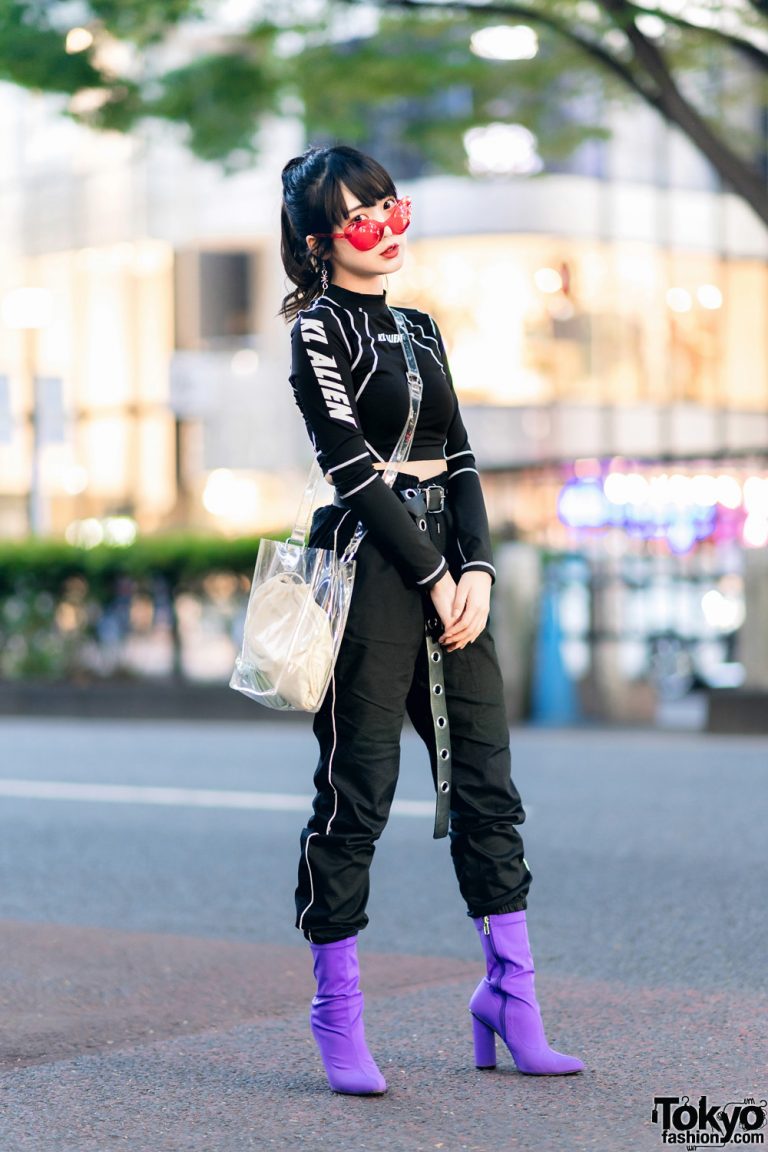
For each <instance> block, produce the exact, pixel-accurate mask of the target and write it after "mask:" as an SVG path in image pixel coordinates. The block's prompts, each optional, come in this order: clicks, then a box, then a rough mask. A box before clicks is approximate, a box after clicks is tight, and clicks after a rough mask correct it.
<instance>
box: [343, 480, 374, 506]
mask: <svg viewBox="0 0 768 1152" xmlns="http://www.w3.org/2000/svg"><path fill="white" fill-rule="evenodd" d="M374 480H378V476H375V475H374V476H369V477H368V479H367V480H363V482H362V484H358V486H357V488H353V489H352V490H351V491H350V492H339V496H341V498H342V500H346V499H347V497H348V496H354V494H355V492H360V491H361V490H362V489H363V488H367V487H368V485H369V484H373V482H374Z"/></svg>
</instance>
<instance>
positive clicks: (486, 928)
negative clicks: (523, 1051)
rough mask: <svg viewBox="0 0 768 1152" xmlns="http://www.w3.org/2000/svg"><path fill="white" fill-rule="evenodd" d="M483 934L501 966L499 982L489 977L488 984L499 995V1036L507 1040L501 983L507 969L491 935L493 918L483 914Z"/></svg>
mask: <svg viewBox="0 0 768 1152" xmlns="http://www.w3.org/2000/svg"><path fill="white" fill-rule="evenodd" d="M483 935H484V936H487V937H488V944H489V946H490V949H491V952H492V953H493V956H494V959H495V960H496V963H497V964H498V965H499V967H500V968H501V975H500V976H499V981H498V984H493V983H492V982H491V980H490V978H489V979H488V986H489V987H490V989H491V991H492V992H493V993H494V994H495V995H496V996H498V997H499V1027H498V1028H497V1032H498V1034H499V1036H501V1038H502V1040H504V1041H505V1042H506V1038H507V1021H506V1017H505V1015H504V993H503V992H502V990H501V984H502V981H503V980H504V973H505V971H506V965H505V963H504V961H503V960H502V958H501V956H499V954H498V952H497V951H496V948H495V947H494V943H493V936H491V918H490V916H483Z"/></svg>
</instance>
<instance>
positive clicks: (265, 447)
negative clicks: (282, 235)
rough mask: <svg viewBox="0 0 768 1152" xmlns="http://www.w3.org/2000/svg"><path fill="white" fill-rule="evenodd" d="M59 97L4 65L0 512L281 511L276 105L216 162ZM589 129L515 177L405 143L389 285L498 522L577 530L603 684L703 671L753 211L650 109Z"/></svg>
mask: <svg viewBox="0 0 768 1152" xmlns="http://www.w3.org/2000/svg"><path fill="white" fill-rule="evenodd" d="M58 109H59V103H58V101H56V100H53V99H51V98H46V97H41V96H33V95H30V94H28V93H24V92H21V91H19V90H18V89H15V88H12V87H10V86H0V158H1V159H2V166H3V172H4V179H3V182H2V185H0V246H1V248H2V253H3V259H2V262H1V264H0V297H2V299H3V303H4V309H3V316H4V323H3V325H2V329H1V330H0V534H1V535H2V536H4V537H13V536H22V535H24V534H25V533H26V532H27V531H28V530H29V527H30V524H31V525H32V526H33V527H34V528H35V529H36V530H38V531H42V532H46V531H50V532H53V533H55V534H66V535H67V537H68V538H69V539H72V540H82V541H83V542H90V541H92V540H95V539H98V538H101V537H102V536H103V535H104V533H105V532H106V533H107V535H108V534H109V531H110V528H109V523H110V520H109V518H110V517H121V516H123V517H128V518H130V519H131V520H132V521H134V522H135V524H136V525H137V526H138V530H140V531H145V532H153V531H158V530H162V529H166V528H169V527H190V528H195V529H213V530H216V531H222V532H227V533H235V532H243V531H248V532H259V531H262V530H267V529H275V528H280V527H283V526H285V525H287V524H288V522H289V520H290V517H291V515H292V513H293V511H294V509H295V505H296V502H297V496H298V493H299V492H300V490H301V485H302V481H303V473H304V470H305V468H306V465H307V463H308V460H309V452H308V444H307V442H306V436H305V432H304V427H303V424H302V422H301V421H300V419H299V418H298V413H297V412H296V410H295V407H294V404H293V399H292V396H291V392H290V388H289V386H288V383H287V373H288V341H287V338H286V331H285V326H284V324H283V322H282V321H281V320H279V319H278V318H277V310H278V307H279V304H280V300H281V297H282V295H283V292H284V290H285V288H284V282H283V275H282V268H281V266H280V262H279V225H278V222H279V193H280V181H279V172H280V168H281V167H282V164H283V163H284V162H285V160H286V159H287V158H288V157H289V156H290V155H293V154H295V153H296V152H297V151H299V150H300V149H301V147H302V146H303V140H302V136H301V132H300V128H299V127H298V126H297V125H296V124H295V123H291V122H284V123H275V124H274V125H272V126H271V127H270V129H269V130H268V131H267V132H265V133H264V140H263V150H262V158H261V162H260V164H259V166H258V167H257V168H256V169H255V170H253V171H251V172H248V173H239V174H235V175H230V176H225V175H223V174H222V173H221V172H220V171H219V169H217V168H215V167H213V166H208V165H204V164H202V163H200V162H197V161H195V160H194V159H192V158H191V157H190V156H189V155H188V154H187V153H186V152H185V150H184V149H183V146H182V144H181V141H180V138H179V135H178V133H177V132H176V130H175V129H171V128H168V127H162V126H160V127H158V126H152V127H150V128H148V129H147V130H146V132H145V133H143V134H142V135H141V136H135V137H119V136H104V135H99V136H95V135H93V134H91V133H89V132H87V131H85V130H84V129H81V128H79V127H77V126H75V125H74V124H73V123H71V122H69V121H67V120H66V119H64V118H63V117H61V116H60V115H59V114H58ZM614 127H615V135H614V137H613V139H612V140H611V141H608V142H601V143H600V144H599V145H598V144H595V145H589V146H586V147H584V148H582V149H581V150H580V152H579V153H578V154H577V156H576V157H574V159H573V161H572V162H571V163H570V164H569V165H567V166H564V168H563V170H562V171H559V172H550V173H548V174H545V175H541V176H537V177H535V178H532V177H528V176H506V177H503V178H496V179H481V178H477V179H473V178H470V177H467V178H461V179H460V178H455V177H434V176H432V177H422V176H420V175H418V173H417V172H410V173H409V172H408V171H407V165H404V167H403V171H402V172H400V173H399V175H400V176H402V177H403V179H402V181H401V187H402V189H403V190H405V191H407V192H408V193H409V194H410V195H411V196H412V197H413V200H414V222H413V225H412V228H411V231H410V233H409V246H410V257H409V262H408V265H407V267H406V269H405V270H404V271H403V272H402V273H400V274H399V275H398V277H397V280H396V281H394V282H393V284H392V287H391V293H390V299H391V300H392V302H394V303H397V302H400V303H403V304H409V303H414V304H418V305H419V306H420V307H423V308H425V309H427V310H429V311H431V312H433V313H434V315H435V316H436V318H437V319H438V322H439V323H440V326H441V328H442V331H443V333H444V336H445V338H446V342H447V345H448V349H449V353H450V357H451V362H452V368H453V375H454V379H455V382H456V385H457V388H458V390H459V393H460V396H461V398H462V402H463V406H464V411H465V418H466V422H467V424H468V426H469V428H470V431H471V433H472V438H473V442H474V445H475V447H476V451H477V456H478V459H479V461H480V464H481V467H482V468H483V472H484V483H485V487H486V492H487V496H488V502H489V509H490V513H491V518H492V521H493V527H494V529H495V531H496V532H497V534H498V535H499V537H500V538H503V537H507V538H513V539H517V540H522V541H528V542H530V543H532V544H535V545H537V546H543V547H544V548H545V549H549V550H552V551H553V552H556V553H558V554H563V553H572V554H573V556H574V559H573V561H572V562H570V563H569V564H565V565H564V566H563V567H562V568H561V570H560V573H559V576H558V580H559V581H560V586H561V593H562V595H561V621H562V626H563V628H564V631H565V635H566V641H565V648H566V652H567V658H568V660H569V661H570V665H571V668H572V671H573V673H574V675H577V676H587V675H588V673H589V671H590V666H592V671H594V666H595V656H594V654H595V652H596V650H597V648H598V647H599V646H600V645H602V646H603V655H604V659H603V661H602V664H601V668H602V672H601V676H602V681H603V683H602V686H601V687H599V691H602V692H603V693H605V692H609V693H610V691H611V690H612V686H613V685H614V684H616V683H619V682H621V683H622V684H625V685H626V684H631V683H633V682H635V681H639V680H641V679H642V678H643V676H647V673H648V670H649V667H650V665H651V664H652V663H653V661H656V662H657V663H658V664H659V666H660V667H661V669H662V674H663V673H664V670H665V669H667V668H668V669H669V671H670V682H674V680H675V676H676V675H677V674H678V672H680V673H681V675H682V673H685V676H688V677H689V679H691V680H692V681H693V680H695V679H696V677H697V676H698V675H699V674H700V672H701V670H702V669H706V668H710V669H714V670H715V671H714V672H712V676H713V677H714V680H717V677H718V676H720V678H721V680H723V681H725V682H727V681H728V678H729V676H730V675H731V673H730V672H729V671H728V668H729V667H731V666H735V665H736V664H737V663H738V661H736V659H735V656H734V653H733V651H732V644H731V638H732V636H733V634H734V632H735V631H736V630H737V629H738V627H739V625H740V623H741V621H742V619H743V614H744V579H745V563H746V562H745V555H746V554H747V553H748V552H750V550H762V549H764V548H765V546H766V544H768V326H767V325H766V322H765V321H766V316H768V264H767V262H766V257H767V256H768V235H767V234H766V230H765V229H764V227H763V226H762V225H761V224H760V222H759V221H758V220H757V219H756V217H755V216H754V214H753V213H752V212H751V211H750V209H749V208H748V207H746V206H745V205H744V204H743V203H742V202H741V201H740V200H738V199H737V198H736V197H734V196H731V195H728V194H725V193H723V192H722V191H721V189H720V188H719V185H718V182H717V180H716V178H715V177H714V176H713V173H712V171H711V169H710V168H709V167H708V166H707V165H706V163H705V162H704V161H703V160H702V159H701V158H700V157H699V155H698V154H697V153H696V152H695V151H694V149H693V148H692V146H691V145H689V144H688V143H687V142H686V141H685V140H684V139H683V138H682V137H681V136H680V135H679V134H678V133H677V132H675V131H673V130H670V129H669V128H668V127H666V126H665V125H664V124H663V123H662V122H661V120H660V119H659V118H658V117H656V116H655V115H653V114H652V113H650V112H647V111H644V110H637V111H636V112H634V113H633V114H632V116H631V118H630V117H627V116H625V117H624V118H623V119H622V120H620V121H618V122H617V123H616V125H615V126H614ZM383 158H384V159H385V160H386V159H387V157H386V156H384V157H383ZM19 288H34V289H36V290H38V294H37V296H36V297H35V296H29V295H27V296H26V297H25V296H24V294H19V293H18V291H17V290H18V289H19ZM35 380H36V381H37V384H36V385H33V382H34V381H35ZM33 396H36V397H37V402H36V403H35V402H34V401H33ZM707 597H709V599H707ZM692 653H693V656H695V659H694V658H693V656H692ZM717 669H719V670H720V671H719V672H718V671H717ZM765 675H766V678H767V680H766V682H767V683H768V669H766V672H765ZM733 676H734V677H736V679H738V674H737V673H735V672H734V673H733ZM683 678H684V677H683ZM622 707H623V708H624V711H625V712H626V707H625V706H624V705H622ZM620 710H621V709H620Z"/></svg>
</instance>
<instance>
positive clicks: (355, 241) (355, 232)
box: [315, 196, 411, 252]
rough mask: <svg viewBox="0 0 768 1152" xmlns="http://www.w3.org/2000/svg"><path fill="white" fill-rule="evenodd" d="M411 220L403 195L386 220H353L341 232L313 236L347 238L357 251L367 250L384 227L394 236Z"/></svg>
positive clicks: (377, 240) (407, 201)
mask: <svg viewBox="0 0 768 1152" xmlns="http://www.w3.org/2000/svg"><path fill="white" fill-rule="evenodd" d="M410 222H411V201H410V199H409V198H408V197H407V196H405V197H403V199H402V200H397V201H396V202H395V205H394V207H393V208H392V211H391V212H390V213H389V215H388V216H387V218H386V220H370V219H368V218H367V217H366V219H364V220H353V221H352V222H351V224H347V226H346V228H345V229H344V231H343V232H315V236H318V237H326V238H330V239H331V240H349V242H350V244H351V245H352V247H353V248H357V250H358V252H369V251H370V250H371V248H375V247H376V245H377V244H379V243H380V242H381V238H382V236H383V235H384V229H385V228H387V227H389V228H390V229H391V230H392V232H393V233H394V235H395V236H400V235H402V233H403V232H405V230H406V228H407V227H408V225H409V224H410Z"/></svg>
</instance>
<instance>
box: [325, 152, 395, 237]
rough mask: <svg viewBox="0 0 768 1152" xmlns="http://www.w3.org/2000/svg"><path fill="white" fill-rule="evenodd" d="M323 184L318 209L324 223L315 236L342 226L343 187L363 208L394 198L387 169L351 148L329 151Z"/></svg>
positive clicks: (343, 211) (343, 214) (392, 185)
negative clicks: (320, 211) (322, 213)
mask: <svg viewBox="0 0 768 1152" xmlns="http://www.w3.org/2000/svg"><path fill="white" fill-rule="evenodd" d="M323 183H324V187H323V189H322V191H321V192H320V196H319V198H318V199H319V203H318V204H317V208H318V209H321V210H322V211H323V212H324V214H325V217H326V219H325V220H324V221H323V223H322V226H315V228H316V231H318V232H324V231H326V230H327V231H333V229H335V228H339V227H341V226H342V225H343V223H344V220H345V217H346V211H347V207H346V203H345V201H344V193H343V191H342V185H343V186H344V187H346V188H348V189H349V191H350V192H351V193H352V195H353V196H354V197H355V198H356V199H357V200H358V201H359V203H360V204H363V205H364V206H365V207H366V208H370V207H371V206H372V205H374V204H375V203H376V202H377V201H378V200H384V199H386V198H387V197H388V196H396V195H397V191H396V189H395V185H394V183H393V181H392V177H391V176H390V175H389V173H388V172H387V170H386V168H382V166H381V164H379V163H377V161H375V160H372V159H371V158H370V157H369V156H364V155H363V154H362V153H360V152H357V151H356V150H355V149H353V148H344V147H340V148H334V149H331V150H330V154H329V156H328V167H327V169H326V173H325V179H324V181H323ZM318 191H320V190H318Z"/></svg>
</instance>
